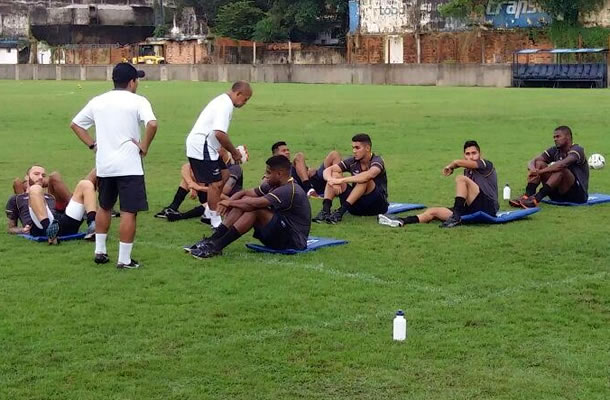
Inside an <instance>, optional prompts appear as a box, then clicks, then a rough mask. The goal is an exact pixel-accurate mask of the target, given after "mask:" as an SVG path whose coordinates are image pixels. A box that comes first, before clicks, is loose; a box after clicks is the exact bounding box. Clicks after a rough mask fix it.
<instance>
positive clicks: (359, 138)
mask: <svg viewBox="0 0 610 400" xmlns="http://www.w3.org/2000/svg"><path fill="white" fill-rule="evenodd" d="M352 142H360V143H366V144H368V145H369V146H372V145H373V142H372V141H371V137H370V136H369V135H367V134H366V133H358V134H357V135H354V137H353V138H352Z"/></svg>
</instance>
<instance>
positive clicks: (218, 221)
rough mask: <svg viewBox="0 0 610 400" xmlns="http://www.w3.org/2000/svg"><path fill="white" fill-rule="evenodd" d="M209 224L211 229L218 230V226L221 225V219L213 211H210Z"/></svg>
mask: <svg viewBox="0 0 610 400" xmlns="http://www.w3.org/2000/svg"><path fill="white" fill-rule="evenodd" d="M210 224H211V225H212V228H218V227H219V226H220V224H222V218H220V215H218V213H217V212H216V211H214V210H210Z"/></svg>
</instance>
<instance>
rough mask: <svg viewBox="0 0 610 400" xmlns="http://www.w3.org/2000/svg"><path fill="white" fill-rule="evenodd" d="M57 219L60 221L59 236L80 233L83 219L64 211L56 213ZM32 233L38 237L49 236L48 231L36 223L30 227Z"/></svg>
mask: <svg viewBox="0 0 610 400" xmlns="http://www.w3.org/2000/svg"><path fill="white" fill-rule="evenodd" d="M55 219H56V220H57V222H58V223H59V233H58V234H57V235H58V236H65V235H74V234H75V233H78V231H79V230H80V226H81V225H82V223H83V221H82V220H81V221H77V220H75V219H74V218H70V217H68V216H67V215H66V214H63V213H60V214H55ZM30 235H32V236H36V237H41V236H47V232H46V231H45V230H44V229H40V228H38V227H37V226H36V225H32V226H31V227H30Z"/></svg>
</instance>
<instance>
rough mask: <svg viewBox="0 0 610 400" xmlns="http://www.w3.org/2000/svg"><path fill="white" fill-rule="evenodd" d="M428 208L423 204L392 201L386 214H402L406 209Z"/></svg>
mask: <svg viewBox="0 0 610 400" xmlns="http://www.w3.org/2000/svg"><path fill="white" fill-rule="evenodd" d="M422 208H426V206H425V205H423V204H410V203H390V206H389V207H388V211H387V212H386V214H400V213H402V212H405V211H411V210H421V209H422Z"/></svg>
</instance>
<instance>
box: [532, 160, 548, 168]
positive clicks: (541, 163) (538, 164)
mask: <svg viewBox="0 0 610 400" xmlns="http://www.w3.org/2000/svg"><path fill="white" fill-rule="evenodd" d="M534 166H535V167H536V169H543V168H546V167H548V166H549V165H548V164H547V163H545V162H544V161H541V160H537V161H536V162H535V163H534Z"/></svg>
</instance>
